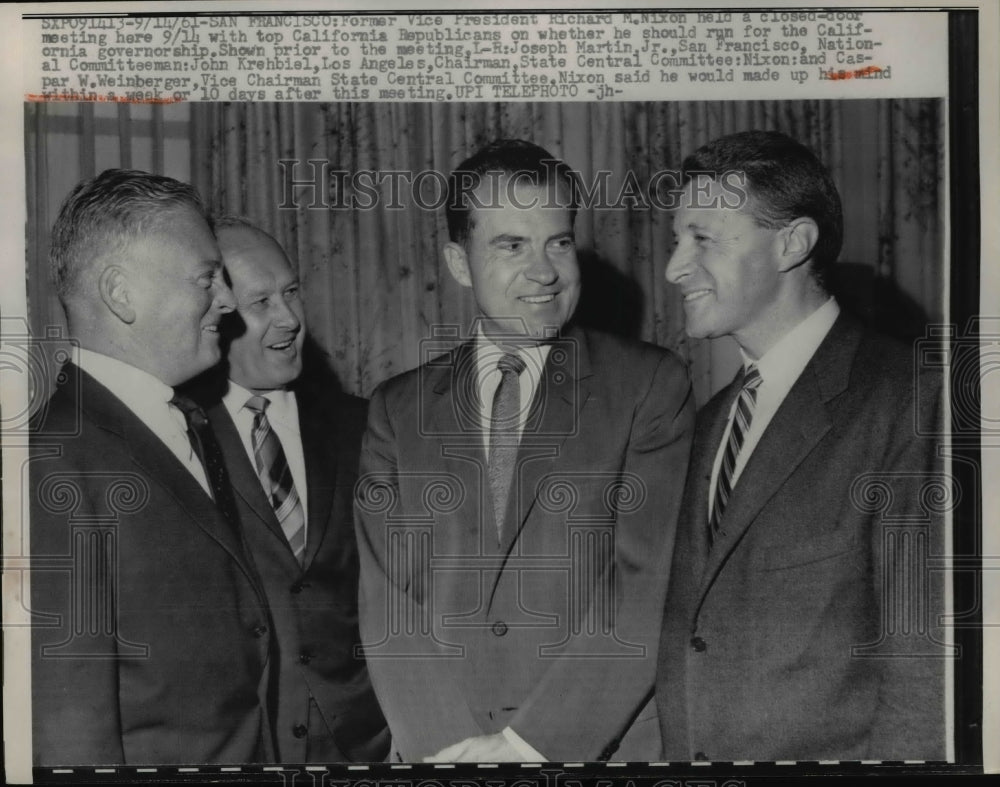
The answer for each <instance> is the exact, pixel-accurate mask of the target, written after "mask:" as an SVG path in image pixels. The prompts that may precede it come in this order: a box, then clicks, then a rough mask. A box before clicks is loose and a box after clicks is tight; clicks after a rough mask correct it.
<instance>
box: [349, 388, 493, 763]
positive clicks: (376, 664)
mask: <svg viewBox="0 0 1000 787" xmlns="http://www.w3.org/2000/svg"><path fill="white" fill-rule="evenodd" d="M415 398H416V397H414V399H415ZM397 439H398V438H397V435H396V433H395V430H394V428H393V423H392V419H391V417H390V415H389V411H388V407H387V403H386V395H385V391H384V390H383V389H382V388H380V389H377V390H376V391H375V393H374V394H373V396H372V401H371V404H370V406H369V415H368V428H367V430H366V432H365V435H364V438H363V441H362V446H361V463H360V473H359V479H358V486H357V494H356V495H355V511H356V516H355V522H356V527H357V537H358V538H357V540H358V552H359V557H360V568H361V576H360V591H359V608H358V609H359V619H360V620H359V623H360V629H361V641H362V647H363V648H364V650H365V656H366V659H367V661H368V671H369V674H370V675H371V681H372V685H373V686H374V689H375V693H376V696H377V697H378V700H379V703H380V704H381V706H382V711H383V713H384V714H385V717H386V720H387V721H388V723H389V729H390V731H391V733H392V739H393V746H394V748H395V749H396V751H398V752H399V754H400V755H401V756H402V758H403V759H404V760H406V761H411V762H414V761H415V762H419V761H420V760H421V759H422V758H423V757H425V756H430V755H433V754H436V753H437V752H438V751H440V750H441V749H442V748H444V747H445V746H448V745H451V744H454V743H457V742H458V741H461V740H464V739H465V738H468V737H472V736H475V735H481V734H483V730H482V729H481V728H480V726H479V725H478V723H477V722H476V721H475V719H474V717H473V715H472V712H471V710H470V709H469V707H468V703H467V702H466V699H465V697H464V696H463V695H462V693H461V691H460V686H459V683H458V682H457V681H456V680H455V679H454V669H455V667H454V665H455V658H456V654H454V653H453V652H450V651H448V650H446V649H445V648H444V647H442V646H441V645H440V644H439V642H438V640H437V639H436V638H435V636H434V632H433V627H432V619H431V609H430V606H429V604H428V603H425V602H426V601H427V599H426V597H425V593H424V591H423V584H424V583H425V582H426V581H427V577H426V573H425V572H423V571H422V570H421V565H420V562H421V559H422V555H423V554H425V553H423V552H422V551H421V549H420V547H419V544H415V543H413V542H412V541H411V540H408V539H407V538H406V533H405V530H406V525H407V518H406V513H405V511H406V501H404V500H401V494H402V493H403V490H402V488H401V484H400V474H401V472H403V471H402V470H401V469H400V467H399V445H398V443H397ZM414 439H417V438H416V437H414Z"/></svg>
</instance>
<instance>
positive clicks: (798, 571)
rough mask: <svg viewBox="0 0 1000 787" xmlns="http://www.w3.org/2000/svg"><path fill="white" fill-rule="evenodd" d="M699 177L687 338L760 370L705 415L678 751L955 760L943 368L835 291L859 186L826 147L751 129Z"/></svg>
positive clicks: (661, 677) (673, 620) (669, 724)
mask: <svg viewBox="0 0 1000 787" xmlns="http://www.w3.org/2000/svg"><path fill="white" fill-rule="evenodd" d="M684 180H685V181H686V186H685V189H684V194H683V202H682V205H681V207H680V209H679V210H677V212H676V214H675V216H674V231H675V234H676V236H677V247H676V249H675V250H674V253H673V256H672V257H671V258H670V262H669V264H668V265H667V270H666V276H667V280H668V281H669V282H671V283H672V284H674V285H676V286H677V287H679V288H680V290H681V292H682V294H683V304H684V314H685V317H686V320H687V332H688V333H689V334H690V335H691V336H693V337H697V338H717V337H722V336H731V337H733V338H734V339H735V340H736V342H737V344H738V345H739V348H740V352H741V354H742V358H743V368H742V369H741V370H740V372H739V373H738V374H737V376H736V379H735V380H733V382H732V383H731V384H730V385H728V386H727V387H726V388H724V389H723V390H722V391H720V392H719V393H718V394H717V395H716V396H715V397H714V398H713V399H712V400H711V401H710V402H708V404H707V405H705V407H704V408H703V409H702V410H701V411H700V412H699V413H698V423H697V427H696V430H695V442H694V447H693V450H692V454H691V467H690V471H689V474H688V479H687V485H686V488H685V493H684V503H683V508H682V513H681V519H680V522H681V525H680V527H679V531H678V536H677V549H676V550H675V553H674V563H673V568H672V571H671V577H670V590H669V593H668V596H667V603H666V606H665V613H664V623H663V637H662V640H661V643H660V654H659V660H660V667H659V674H658V678H657V688H656V696H657V705H658V707H659V714H660V725H661V728H662V735H663V746H664V751H663V756H664V757H665V758H666V759H669V760H682V761H683V760H720V761H732V760H764V761H770V760H869V759H885V760H902V759H928V760H930V759H942V758H944V756H945V753H946V741H945V733H944V729H945V700H944V684H945V664H946V660H945V658H944V656H945V655H947V654H948V653H949V650H948V648H947V647H946V646H945V645H944V644H943V643H944V641H945V637H944V632H942V630H941V629H940V621H941V620H942V618H941V617H940V613H941V612H942V611H943V605H942V596H943V573H942V572H940V571H931V570H930V569H929V566H928V564H927V562H926V556H927V555H932V556H936V555H940V554H941V553H942V550H943V543H944V542H943V535H942V534H943V521H942V509H943V508H946V507H947V505H946V504H945V505H937V504H936V503H935V502H933V501H931V500H930V497H931V496H932V495H931V491H932V490H935V491H936V493H937V494H938V495H941V494H942V491H943V490H944V489H947V479H946V477H943V476H942V474H941V468H940V466H939V464H938V462H937V460H936V448H937V445H936V441H935V440H934V439H929V438H926V437H921V436H920V427H923V428H924V429H926V428H927V427H929V426H933V427H934V428H935V429H936V425H937V424H938V423H939V419H940V416H939V413H938V408H939V407H940V404H941V402H940V385H941V380H940V379H933V378H932V376H931V375H930V374H927V373H925V372H923V371H922V370H920V369H919V368H918V367H917V366H916V365H915V354H914V352H913V350H912V349H910V348H907V347H905V346H903V345H901V344H897V343H895V342H893V341H891V340H889V339H887V338H885V337H880V336H876V335H874V334H872V333H870V332H868V331H867V330H865V329H864V328H863V327H862V325H861V324H860V323H859V322H858V321H856V320H855V319H853V318H852V317H850V316H849V315H847V314H846V313H842V312H841V311H840V308H839V306H838V304H837V301H836V300H835V299H834V298H833V297H831V295H830V294H829V291H828V289H827V278H828V276H829V272H830V268H831V266H832V265H833V264H834V263H835V262H836V259H837V255H838V253H839V251H840V246H841V238H842V218H841V207H840V197H839V195H838V193H837V189H836V187H835V186H834V184H833V181H832V179H831V178H830V175H829V174H828V173H827V171H826V170H825V169H824V168H823V166H822V164H820V162H819V161H818V160H817V159H816V157H815V156H814V155H813V154H812V153H811V152H810V151H809V150H807V149H806V148H805V147H803V146H802V145H800V144H798V143H797V142H795V141H794V140H792V139H789V138H788V137H786V136H784V135H783V134H779V133H777V132H762V131H750V132H743V133H740V134H734V135H731V136H728V137H723V138H721V139H717V140H715V141H714V142H711V143H709V144H708V145H706V146H705V147H703V148H701V149H699V150H698V151H696V152H695V153H694V154H693V155H691V156H690V157H688V158H687V159H686V160H685V161H684ZM734 184H741V185H740V186H739V190H740V191H741V192H742V199H741V200H739V201H737V202H736V203H734V202H733V200H732V196H733V194H734V193H735V192H736V191H737V189H735V188H734ZM932 431H933V430H932ZM946 496H947V495H943V497H946ZM883 502H884V503H885V504H884V505H883V504H882V503H883ZM904 525H905V526H906V527H903V526H904ZM901 528H902V529H901ZM906 528H911V530H910V531H909V532H906ZM911 538H912V539H913V541H909V540H908V539H911ZM917 544H919V545H920V546H919V549H920V550H926V552H925V553H923V554H924V557H925V559H924V561H923V562H921V561H920V559H919V556H920V554H921V553H920V552H919V551H918V547H917V546H915V545H917ZM911 547H912V548H911ZM915 558H916V559H917V562H916V563H914V562H913V560H914V559H915Z"/></svg>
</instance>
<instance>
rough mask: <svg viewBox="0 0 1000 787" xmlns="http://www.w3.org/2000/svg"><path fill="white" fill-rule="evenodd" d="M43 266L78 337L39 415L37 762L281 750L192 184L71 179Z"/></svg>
mask: <svg viewBox="0 0 1000 787" xmlns="http://www.w3.org/2000/svg"><path fill="white" fill-rule="evenodd" d="M50 261H51V267H52V274H53V280H54V282H55V285H56V288H57V292H58V294H59V298H60V300H61V301H62V304H63V307H64V309H65V312H66V318H67V323H68V325H69V332H70V336H71V338H72V339H74V340H75V342H76V343H77V345H78V346H77V348H76V349H75V350H74V353H73V358H72V361H71V362H70V363H69V364H67V365H66V366H65V367H63V369H62V371H61V374H60V386H59V388H58V389H57V390H56V392H55V394H54V395H53V397H52V399H51V400H50V401H49V402H48V403H47V405H46V406H45V407H42V408H41V409H40V410H39V412H38V415H37V417H36V420H35V422H34V424H33V427H34V431H33V434H32V444H31V450H32V463H31V465H30V507H31V508H30V513H31V556H32V561H34V562H35V564H37V565H44V566H47V567H48V570H44V571H42V570H39V571H35V572H33V574H32V577H31V608H32V611H33V612H34V613H35V614H36V615H37V616H38V617H37V618H36V622H37V625H36V626H35V628H34V629H33V631H32V697H33V706H32V708H33V714H32V722H33V742H34V755H35V763H36V764H37V765H50V766H51V765H74V764H75V765H112V764H142V765H152V764H170V763H173V764H178V763H231V762H259V761H267V760H271V759H273V756H274V755H273V747H272V745H271V734H270V730H269V723H268V719H267V715H266V712H265V703H266V697H265V693H266V687H267V675H268V673H267V664H268V655H267V652H266V649H265V648H264V647H263V646H262V640H261V638H260V637H259V636H258V635H257V633H256V632H257V631H258V630H259V629H260V628H262V627H264V626H265V625H266V624H267V620H268V610H267V603H266V599H265V597H264V593H263V589H262V588H261V586H260V582H259V580H258V578H257V574H256V572H255V570H254V569H253V566H252V562H251V561H250V560H249V558H248V556H247V554H246V553H245V551H244V547H243V544H242V542H241V539H240V537H239V533H238V523H237V521H236V519H235V516H236V515H235V509H234V506H233V502H232V491H231V489H230V487H229V482H228V479H227V478H226V474H225V470H224V467H223V465H222V461H221V457H220V456H219V453H218V447H217V444H216V443H215V440H214V436H213V435H212V432H211V429H210V428H208V427H207V424H206V421H205V420H204V413H202V412H201V411H200V410H198V409H197V408H196V407H194V406H193V403H191V402H190V401H189V400H185V399H183V398H179V397H178V396H177V395H176V392H175V390H174V388H175V387H176V386H179V385H181V384H182V383H184V382H186V381H187V380H189V379H190V378H192V377H194V376H195V375H198V374H199V373H201V372H204V371H205V370H206V369H208V368H209V367H211V366H213V365H215V364H216V363H217V362H218V361H219V359H220V357H221V351H220V347H219V323H220V320H221V319H222V317H223V315H225V314H227V313H229V312H231V311H232V310H233V307H234V301H233V295H232V293H231V292H230V291H229V288H228V287H227V286H226V284H225V282H224V280H223V276H222V261H221V259H220V255H219V248H218V246H217V245H216V242H215V238H214V236H213V235H212V231H211V228H210V226H209V223H208V221H207V219H206V216H205V212H204V209H203V207H202V204H201V201H200V200H199V198H198V196H197V194H196V193H195V191H194V190H193V189H192V188H191V187H190V186H188V185H187V184H184V183H179V182H178V181H176V180H173V179H171V178H167V177H162V176H159V175H151V174H149V173H146V172H139V171H132V170H106V171H105V172H103V173H101V174H100V175H98V176H97V177H95V178H91V179H90V180H87V181H84V182H83V183H81V184H80V185H79V186H77V187H76V188H75V189H74V191H73V192H72V193H71V194H70V195H69V197H67V199H66V201H65V202H64V203H63V206H62V209H61V210H60V213H59V216H58V218H57V219H56V222H55V226H54V227H53V230H52V245H51V252H50Z"/></svg>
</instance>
